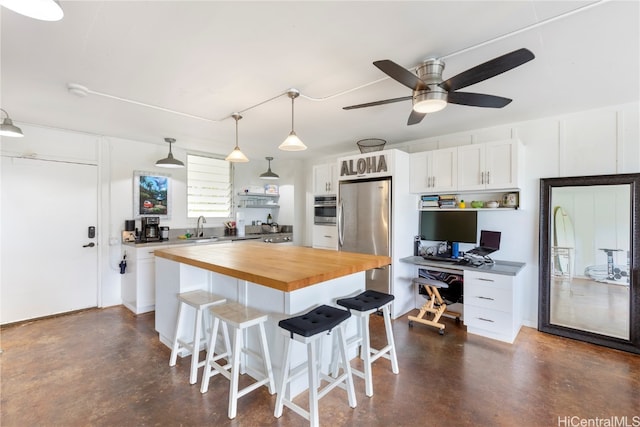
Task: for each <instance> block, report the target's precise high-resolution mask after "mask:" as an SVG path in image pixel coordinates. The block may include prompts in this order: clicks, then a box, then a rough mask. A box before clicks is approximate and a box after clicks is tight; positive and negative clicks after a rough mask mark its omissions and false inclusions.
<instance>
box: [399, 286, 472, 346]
mask: <svg viewBox="0 0 640 427" xmlns="http://www.w3.org/2000/svg"><path fill="white" fill-rule="evenodd" d="M413 283H414V284H415V285H417V286H420V285H422V286H424V289H425V291H426V292H427V296H428V297H429V299H427V301H426V302H425V303H424V304H423V305H422V307H420V312H419V313H418V315H417V316H409V326H410V327H411V326H413V322H418V323H423V324H425V325H429V326H433V327H435V328H438V333H439V334H440V335H444V328H445V325H444V323H439V322H438V321H439V320H440V317H442V315H443V314H445V313H446V314H449V315H451V316H455V318H456V323H459V322H460V313H458V312H455V311H448V310H447V304H445V302H444V300H443V299H442V297H441V296H440V291H438V288H442V289H446V288H448V287H449V285H447V284H446V283H444V282H441V281H439V280H434V279H427V278H424V277H416V278H414V279H413ZM427 313H428V314H431V315H433V318H432V319H428V318H426V317H425V316H428V314H427Z"/></svg>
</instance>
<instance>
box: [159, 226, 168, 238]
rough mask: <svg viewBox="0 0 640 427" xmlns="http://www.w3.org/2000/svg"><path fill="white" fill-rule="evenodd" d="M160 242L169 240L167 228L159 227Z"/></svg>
mask: <svg viewBox="0 0 640 427" xmlns="http://www.w3.org/2000/svg"><path fill="white" fill-rule="evenodd" d="M160 240H169V227H167V226H166V225H165V226H162V227H160Z"/></svg>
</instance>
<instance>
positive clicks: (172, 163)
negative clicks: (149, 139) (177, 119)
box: [156, 138, 184, 169]
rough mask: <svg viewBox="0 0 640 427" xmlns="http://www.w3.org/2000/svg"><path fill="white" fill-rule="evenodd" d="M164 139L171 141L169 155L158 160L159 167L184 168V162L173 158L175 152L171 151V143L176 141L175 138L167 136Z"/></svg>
mask: <svg viewBox="0 0 640 427" xmlns="http://www.w3.org/2000/svg"><path fill="white" fill-rule="evenodd" d="M164 140H165V141H166V142H168V143H169V155H168V156H167V158H166V159H160V160H158V161H157V162H156V166H158V167H159V168H174V169H175V168H183V167H184V163H182V162H181V161H180V160H178V159H174V158H173V153H172V152H171V144H173V143H174V142H176V140H175V138H165V139H164Z"/></svg>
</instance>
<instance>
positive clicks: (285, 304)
mask: <svg viewBox="0 0 640 427" xmlns="http://www.w3.org/2000/svg"><path fill="white" fill-rule="evenodd" d="M364 289H365V273H364V272H358V273H354V274H351V275H347V276H343V277H339V278H336V279H331V280H327V281H325V282H321V283H317V284H314V285H311V286H307V287H305V288H302V289H298V290H295V291H291V292H284V291H280V290H277V289H273V288H270V287H267V286H264V285H259V284H256V283H252V282H248V281H246V280H241V279H236V278H234V277H230V276H226V275H223V274H219V273H215V272H212V271H209V270H206V269H202V268H198V267H194V266H190V265H187V264H183V263H180V262H176V261H172V260H169V259H165V258H161V257H156V318H155V328H156V331H158V334H159V338H160V341H161V342H162V343H163V344H165V345H166V346H167V347H169V348H171V345H172V343H173V334H174V331H175V327H176V320H177V314H178V299H177V297H176V296H177V294H179V293H182V292H187V291H193V290H206V291H208V292H212V293H214V294H216V295H221V296H224V297H226V298H227V300H228V301H233V302H238V303H240V304H244V305H246V306H248V307H253V308H256V309H259V310H262V311H264V312H266V313H268V314H269V321H268V322H267V324H266V333H267V342H268V346H269V352H270V355H271V362H272V365H273V372H274V376H275V380H276V389H277V388H278V387H279V383H280V381H281V375H282V372H281V371H282V361H283V359H284V355H283V351H284V343H285V339H288V338H287V337H286V336H285V335H284V334H283V333H282V332H281V330H280V328H279V327H278V322H279V321H280V320H281V319H285V318H288V317H292V316H295V315H298V314H302V313H304V312H306V311H308V310H310V309H311V308H313V307H316V306H318V305H321V304H327V305H335V303H334V302H335V300H336V299H338V298H342V297H348V296H353V295H355V294H358V293H359V292H362V291H364ZM183 324H184V325H185V326H184V328H182V331H180V336H181V337H185V339H186V338H187V337H192V336H193V323H192V322H183ZM355 331H356V323H355V319H353V318H351V319H349V320H348V325H347V337H348V336H350V335H352V334H354V333H355ZM254 332H256V331H245V334H246V335H245V342H247V343H249V347H250V348H251V349H252V350H254V351H258V349H259V346H258V337H257V333H255V334H254ZM247 335H248V336H247ZM219 342H221V340H220V341H219ZM321 347H322V348H321V349H320V350H319V351H318V354H321V355H322V357H321V360H322V366H321V369H322V370H323V371H324V372H328V366H329V363H330V358H331V341H330V337H329V336H327V337H326V338H325V339H324V340H323V341H322V345H321ZM292 348H293V350H292V356H291V366H297V365H299V364H301V363H302V362H304V361H305V360H306V357H307V352H306V346H304V345H303V344H300V343H298V342H295V343H294V344H293V347H292ZM222 350H223V349H222V348H217V349H216V351H222ZM258 353H259V352H258ZM187 355H189V354H188V353H186V352H185V353H183V354H180V356H181V357H185V356H187ZM350 356H351V357H355V352H354V353H353V354H352V355H350ZM247 359H249V360H247ZM250 359H251V358H249V357H247V356H244V362H243V363H244V364H245V366H246V369H247V373H248V374H250V375H251V372H252V369H253V368H255V367H260V366H261V365H260V363H259V362H258V361H256V360H250ZM200 371H202V370H200ZM200 375H202V374H201V373H200ZM200 378H201V377H200ZM217 380H219V378H218V377H214V378H213V379H212V380H211V381H217ZM307 388H308V383H307V377H306V376H300V377H299V378H298V379H297V381H294V382H293V383H292V384H291V385H290V388H289V390H288V391H287V395H288V397H289V398H291V397H292V396H296V395H298V394H299V393H301V392H303V391H304V390H306V389H307Z"/></svg>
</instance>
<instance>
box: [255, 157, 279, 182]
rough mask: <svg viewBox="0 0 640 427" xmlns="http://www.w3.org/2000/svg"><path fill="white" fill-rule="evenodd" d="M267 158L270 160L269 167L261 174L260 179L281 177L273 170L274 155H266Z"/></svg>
mask: <svg viewBox="0 0 640 427" xmlns="http://www.w3.org/2000/svg"><path fill="white" fill-rule="evenodd" d="M265 159H267V161H268V162H269V169H268V170H267V171H266V172H265V173H263V174H261V175H260V179H279V178H280V176H278V174H276V173H273V172H271V160H273V157H265Z"/></svg>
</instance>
